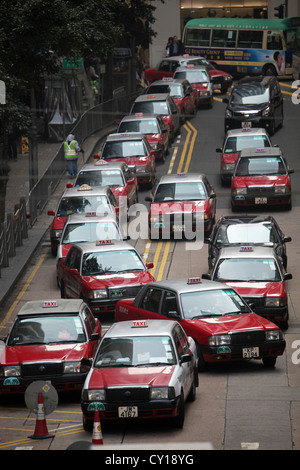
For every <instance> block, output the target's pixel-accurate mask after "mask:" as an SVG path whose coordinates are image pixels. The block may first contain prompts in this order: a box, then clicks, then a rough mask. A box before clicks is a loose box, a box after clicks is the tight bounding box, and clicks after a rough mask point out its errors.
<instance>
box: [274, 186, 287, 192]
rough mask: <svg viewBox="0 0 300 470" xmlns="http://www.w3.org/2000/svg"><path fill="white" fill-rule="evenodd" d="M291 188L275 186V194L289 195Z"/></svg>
mask: <svg viewBox="0 0 300 470" xmlns="http://www.w3.org/2000/svg"><path fill="white" fill-rule="evenodd" d="M288 192H289V188H288V187H287V186H275V194H287V193H288Z"/></svg>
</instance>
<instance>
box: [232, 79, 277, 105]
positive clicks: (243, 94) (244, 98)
mask: <svg viewBox="0 0 300 470" xmlns="http://www.w3.org/2000/svg"><path fill="white" fill-rule="evenodd" d="M269 96H270V93H269V89H268V88H265V87H264V86H260V85H258V84H255V85H251V84H250V83H247V85H246V86H241V87H238V88H237V89H235V90H233V91H232V94H231V99H230V103H231V104H234V105H248V104H250V105H255V106H257V105H260V104H263V103H267V102H268V101H269Z"/></svg>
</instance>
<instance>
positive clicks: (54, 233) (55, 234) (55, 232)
mask: <svg viewBox="0 0 300 470" xmlns="http://www.w3.org/2000/svg"><path fill="white" fill-rule="evenodd" d="M61 234H62V230H51V233H50V237H51V238H60V237H61Z"/></svg>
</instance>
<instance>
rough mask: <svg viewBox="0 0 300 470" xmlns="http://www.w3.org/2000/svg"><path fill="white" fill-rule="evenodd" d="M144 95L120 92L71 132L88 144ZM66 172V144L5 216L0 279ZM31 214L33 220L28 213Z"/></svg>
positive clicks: (0, 240)
mask: <svg viewBox="0 0 300 470" xmlns="http://www.w3.org/2000/svg"><path fill="white" fill-rule="evenodd" d="M139 94H140V91H136V92H134V93H132V94H131V95H125V93H122V92H121V93H117V94H116V96H115V97H114V98H113V99H112V100H109V101H106V102H104V103H101V104H99V105H97V106H95V107H93V108H91V109H89V110H88V111H86V112H85V113H84V114H82V116H81V117H80V119H79V120H78V122H77V123H76V124H75V126H74V127H73V128H72V130H70V132H71V133H72V134H74V135H76V138H77V140H78V141H79V142H84V141H85V139H87V138H88V137H89V136H91V135H92V134H94V133H95V132H99V131H101V130H103V129H105V128H106V127H109V126H111V125H112V124H114V123H115V121H116V119H117V118H118V117H120V116H123V115H125V114H127V113H128V110H129V109H130V107H131V104H132V103H133V101H134V100H135V98H136V97H137V96H138V95H139ZM65 170H66V166H65V159H64V148H63V143H62V144H61V146H60V148H59V149H58V151H57V152H56V154H55V155H54V157H53V159H52V161H51V162H50V164H49V165H48V167H47V169H46V170H45V172H44V173H43V175H42V176H41V177H40V179H39V180H38V181H37V183H36V184H35V185H34V186H33V188H32V189H31V191H30V192H29V195H28V198H27V199H26V198H25V197H24V198H22V199H20V204H18V205H16V206H15V210H14V214H11V213H8V214H5V221H4V222H3V223H2V224H0V277H1V268H5V267H8V266H9V258H10V257H13V256H16V247H18V246H22V244H23V239H24V238H28V228H29V227H32V226H33V225H34V224H35V222H36V220H37V218H38V216H39V214H40V213H41V212H42V211H43V209H44V208H45V206H46V204H47V203H48V201H49V198H50V196H51V195H52V194H53V193H54V191H55V189H56V187H57V186H58V185H59V183H60V181H61V179H62V177H63V175H64V173H65ZM28 213H29V214H30V217H28V216H27V214H28Z"/></svg>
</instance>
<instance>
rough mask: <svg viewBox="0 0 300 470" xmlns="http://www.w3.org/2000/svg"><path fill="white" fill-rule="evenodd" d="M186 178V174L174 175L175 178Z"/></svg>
mask: <svg viewBox="0 0 300 470" xmlns="http://www.w3.org/2000/svg"><path fill="white" fill-rule="evenodd" d="M185 177H186V173H177V174H176V178H185Z"/></svg>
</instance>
